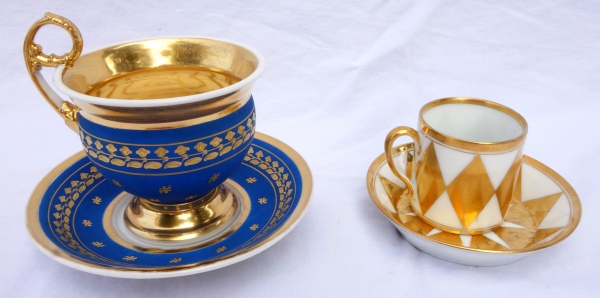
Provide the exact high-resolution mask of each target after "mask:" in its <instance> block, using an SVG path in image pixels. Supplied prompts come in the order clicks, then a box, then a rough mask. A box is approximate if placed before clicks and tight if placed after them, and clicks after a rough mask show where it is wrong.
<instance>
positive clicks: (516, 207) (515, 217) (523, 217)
mask: <svg viewBox="0 0 600 298" xmlns="http://www.w3.org/2000/svg"><path fill="white" fill-rule="evenodd" d="M511 204H512V206H511V207H510V208H509V209H508V213H507V214H506V217H504V221H506V222H510V223H514V224H516V225H520V226H522V227H524V228H527V229H535V227H537V224H536V223H535V221H534V220H533V216H531V213H530V212H529V210H528V209H527V208H526V207H525V205H523V203H521V202H519V201H517V200H514V199H513V200H512V201H511Z"/></svg>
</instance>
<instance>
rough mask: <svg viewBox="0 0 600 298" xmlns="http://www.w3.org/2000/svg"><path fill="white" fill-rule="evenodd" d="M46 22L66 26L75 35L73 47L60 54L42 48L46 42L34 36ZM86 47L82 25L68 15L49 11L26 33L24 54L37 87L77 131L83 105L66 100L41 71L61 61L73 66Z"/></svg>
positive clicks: (72, 36)
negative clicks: (41, 41) (78, 118)
mask: <svg viewBox="0 0 600 298" xmlns="http://www.w3.org/2000/svg"><path fill="white" fill-rule="evenodd" d="M45 25H56V26H59V27H61V28H63V29H65V30H66V31H67V32H68V33H69V35H70V36H71V40H72V41H73V48H72V49H71V51H70V52H69V53H67V54H65V55H62V56H59V55H55V54H50V55H46V54H44V53H43V52H42V46H41V45H39V44H36V43H35V42H34V41H33V39H34V38H35V35H36V34H37V32H38V30H40V28H41V27H43V26H45ZM82 49H83V39H82V38H81V33H80V32H79V29H77V27H76V26H75V25H74V24H73V23H72V22H71V21H69V20H68V19H67V18H64V17H61V16H59V15H55V14H52V13H49V12H47V13H46V14H45V15H44V17H43V18H41V19H40V20H38V21H37V22H35V23H34V24H33V25H32V26H31V28H29V31H28V32H27V35H26V36H25V42H24V44H23V55H24V56H25V64H26V67H27V71H28V72H29V76H30V77H31V80H32V81H33V83H34V84H35V86H36V87H37V89H38V91H40V93H41V94H42V95H43V96H44V98H45V99H46V101H47V102H48V103H49V104H50V105H51V106H52V107H53V109H54V110H55V111H56V112H57V113H58V114H59V115H60V116H61V117H62V118H63V119H64V120H65V122H66V124H67V126H68V127H69V128H71V129H72V130H74V131H76V132H77V130H78V128H77V112H78V111H79V108H78V107H77V106H75V105H74V104H72V103H70V102H68V101H64V100H63V99H62V98H60V96H59V95H58V94H56V92H54V91H53V90H52V88H50V86H48V83H47V82H46V80H44V77H43V76H42V75H41V73H40V72H39V71H40V70H41V68H42V66H47V67H57V66H58V65H64V66H66V67H71V66H73V63H74V62H75V60H77V58H79V55H81V51H82Z"/></svg>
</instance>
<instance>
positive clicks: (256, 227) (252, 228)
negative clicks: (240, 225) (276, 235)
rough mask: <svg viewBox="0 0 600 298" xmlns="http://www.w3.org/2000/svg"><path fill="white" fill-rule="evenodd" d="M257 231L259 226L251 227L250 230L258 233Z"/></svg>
mask: <svg viewBox="0 0 600 298" xmlns="http://www.w3.org/2000/svg"><path fill="white" fill-rule="evenodd" d="M256 229H258V225H257V224H253V225H252V226H250V230H252V231H256Z"/></svg>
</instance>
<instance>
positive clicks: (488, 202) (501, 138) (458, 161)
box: [385, 97, 527, 235]
mask: <svg viewBox="0 0 600 298" xmlns="http://www.w3.org/2000/svg"><path fill="white" fill-rule="evenodd" d="M526 135H527V122H526V121H525V118H523V116H521V115H520V114H518V113H517V112H515V111H514V110H512V109H510V108H508V107H506V106H503V105H501V104H498V103H495V102H491V101H488V100H483V99H477V98H467V97H450V98H442V99H438V100H435V101H432V102H429V103H427V104H426V105H424V106H423V107H422V108H421V111H420V112H419V122H418V128H417V130H414V129H412V128H410V127H407V126H399V127H396V128H394V129H393V130H392V131H390V133H389V134H388V135H387V137H386V139H385V153H386V157H387V160H388V164H389V165H390V168H391V170H392V172H393V173H394V174H395V175H396V176H398V177H399V178H400V179H401V180H402V181H403V182H404V183H405V184H406V186H407V188H406V192H405V194H406V195H407V196H408V197H409V198H410V204H411V207H412V209H413V211H414V213H415V214H416V215H417V216H418V217H419V218H421V219H422V220H423V221H425V222H426V223H427V224H429V225H431V226H433V227H435V228H438V229H440V230H443V231H446V232H450V233H454V234H470V235H477V234H482V233H486V232H489V231H491V230H492V229H493V228H495V227H497V226H498V225H500V223H501V222H502V220H503V219H504V216H505V215H506V213H507V211H508V208H509V206H510V202H511V199H512V197H513V191H514V189H515V185H516V183H517V177H518V174H519V170H520V167H521V157H522V155H523V153H522V149H523V144H524V143H525V137H526ZM401 136H410V137H411V138H413V140H414V141H415V154H416V156H412V157H410V156H409V157H408V158H409V159H411V158H412V159H413V163H412V164H413V167H412V169H410V170H408V171H407V176H408V177H407V176H405V175H403V174H401V173H400V172H399V171H398V170H397V168H396V166H395V164H394V159H393V152H392V146H393V143H394V141H395V140H396V139H397V138H399V137H401Z"/></svg>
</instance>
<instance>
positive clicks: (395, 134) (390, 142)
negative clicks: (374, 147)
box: [384, 126, 421, 199]
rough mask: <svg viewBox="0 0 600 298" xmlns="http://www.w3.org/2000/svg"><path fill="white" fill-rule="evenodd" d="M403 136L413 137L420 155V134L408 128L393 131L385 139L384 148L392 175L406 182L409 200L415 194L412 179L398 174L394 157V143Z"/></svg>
mask: <svg viewBox="0 0 600 298" xmlns="http://www.w3.org/2000/svg"><path fill="white" fill-rule="evenodd" d="M402 136H409V137H411V138H412V139H413V140H414V141H415V152H416V153H417V154H419V153H420V152H421V140H420V138H419V133H418V132H417V131H416V130H414V129H412V128H410V127H408V126H398V127H396V128H394V129H392V130H391V131H390V132H389V133H388V135H387V136H386V137H385V143H384V147H385V157H386V159H387V162H388V165H389V166H390V169H391V170H392V173H394V175H396V176H397V177H398V178H400V180H402V182H404V184H406V189H407V193H406V195H407V197H408V198H409V199H412V197H413V194H414V189H413V186H412V183H411V182H410V178H408V177H406V176H405V175H403V174H401V173H400V172H398V169H396V165H394V155H393V152H392V151H393V150H392V149H393V146H394V141H395V140H396V139H397V138H399V137H402Z"/></svg>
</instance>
